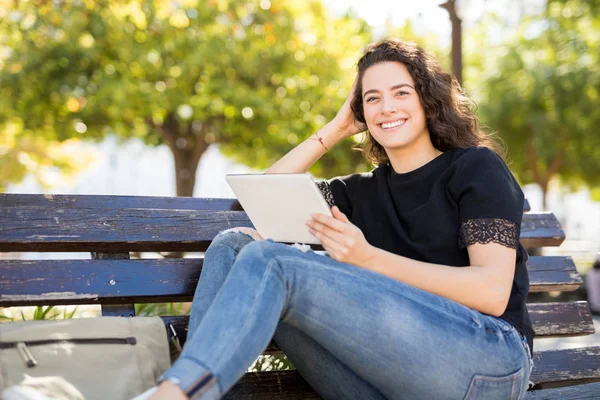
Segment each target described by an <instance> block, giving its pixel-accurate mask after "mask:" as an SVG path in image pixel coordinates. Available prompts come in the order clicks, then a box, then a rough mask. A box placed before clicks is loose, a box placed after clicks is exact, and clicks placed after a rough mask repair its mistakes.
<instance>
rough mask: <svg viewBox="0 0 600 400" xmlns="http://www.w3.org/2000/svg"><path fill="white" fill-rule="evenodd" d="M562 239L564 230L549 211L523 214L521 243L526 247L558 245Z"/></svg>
mask: <svg viewBox="0 0 600 400" xmlns="http://www.w3.org/2000/svg"><path fill="white" fill-rule="evenodd" d="M564 240H565V232H564V231H563V230H562V227H561V226H560V222H559V221H558V219H557V218H556V216H555V215H554V214H552V213H551V212H543V213H527V214H523V221H522V223H521V243H522V244H523V246H524V247H525V248H526V249H528V248H533V247H544V246H560V244H561V243H562V242H563V241H564Z"/></svg>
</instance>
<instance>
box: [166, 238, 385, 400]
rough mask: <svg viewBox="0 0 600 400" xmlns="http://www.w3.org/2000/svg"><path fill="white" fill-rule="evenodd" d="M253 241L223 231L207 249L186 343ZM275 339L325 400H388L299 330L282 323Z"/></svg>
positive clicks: (191, 312)
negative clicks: (244, 249) (232, 269)
mask: <svg viewBox="0 0 600 400" xmlns="http://www.w3.org/2000/svg"><path fill="white" fill-rule="evenodd" d="M251 242H253V239H252V238H251V237H249V236H248V235H246V234H243V233H240V232H222V233H221V234H219V235H218V236H217V237H215V239H214V240H213V242H212V243H211V245H210V246H209V248H208V249H207V251H206V253H205V256H204V263H203V266H202V273H201V275H200V280H199V282H198V286H197V287H196V291H195V293H194V300H193V303H192V308H191V310H190V322H189V327H188V336H187V337H188V342H186V343H189V342H190V339H191V337H192V335H193V333H194V332H195V331H196V329H197V327H198V325H199V324H200V321H201V320H202V318H203V316H204V314H205V313H206V311H207V310H208V308H209V306H210V305H211V303H212V301H213V300H214V298H215V296H216V295H217V292H218V291H219V289H220V288H221V286H222V285H223V283H224V282H225V279H226V278H227V275H228V274H229V271H230V270H231V267H232V266H233V263H234V261H235V259H236V257H237V255H238V254H239V252H240V251H241V250H242V248H244V246H246V245H247V244H249V243H251ZM274 339H275V340H276V341H277V344H278V345H279V346H280V347H281V349H282V350H283V351H284V352H285V353H286V355H287V356H288V358H289V359H290V360H291V361H292V363H293V364H294V367H296V369H297V370H298V372H299V373H300V374H301V375H302V376H303V378H304V379H306V380H307V382H308V383H309V384H310V385H311V386H312V387H313V388H314V389H315V390H316V391H317V393H319V395H320V396H321V397H323V398H324V399H339V400H343V399H358V398H360V399H365V400H369V399H384V398H383V396H382V395H381V393H379V392H378V391H377V389H375V388H374V387H372V386H371V385H370V384H369V383H367V382H366V381H364V380H363V379H362V378H360V377H359V376H357V375H356V374H355V373H354V372H352V370H350V369H349V368H348V367H346V366H345V365H343V364H342V363H341V362H340V361H339V360H337V359H336V358H335V357H333V355H332V354H331V353H329V352H328V351H327V350H326V349H324V348H323V347H322V346H320V345H319V344H318V343H317V342H315V341H314V340H312V339H311V338H310V337H309V336H308V335H306V334H304V333H302V332H301V331H300V330H298V329H297V328H294V327H292V326H290V325H287V324H285V323H283V322H282V323H280V324H279V326H278V328H277V331H276V332H275V335H274ZM186 346H187V344H186ZM186 350H187V349H186ZM161 379H162V378H161Z"/></svg>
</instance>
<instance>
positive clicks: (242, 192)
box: [225, 174, 332, 244]
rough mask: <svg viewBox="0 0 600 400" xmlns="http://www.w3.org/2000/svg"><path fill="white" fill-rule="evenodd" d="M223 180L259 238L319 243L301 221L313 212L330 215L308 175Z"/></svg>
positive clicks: (263, 175)
mask: <svg viewBox="0 0 600 400" xmlns="http://www.w3.org/2000/svg"><path fill="white" fill-rule="evenodd" d="M225 179H226V180H227V183H229V186H231V189H232V190H233V192H234V193H235V195H236V197H237V199H238V200H239V202H240V204H241V205H242V207H243V208H244V211H246V213H247V214H248V217H249V218H250V221H252V223H253V224H254V227H255V228H256V230H257V231H258V233H259V234H260V235H261V236H262V237H263V238H265V239H267V238H270V239H273V240H274V241H276V242H288V243H308V244H321V242H320V241H319V239H317V238H316V237H314V236H313V235H311V234H310V232H309V231H308V227H307V226H306V225H305V221H307V220H309V219H311V215H312V214H313V213H321V214H325V215H329V216H332V214H331V210H330V208H329V205H328V204H327V201H326V200H325V198H324V197H323V195H322V194H321V191H320V190H319V188H318V187H317V184H316V183H315V181H314V180H313V178H312V177H311V176H310V175H309V174H243V175H238V174H228V175H227V176H225Z"/></svg>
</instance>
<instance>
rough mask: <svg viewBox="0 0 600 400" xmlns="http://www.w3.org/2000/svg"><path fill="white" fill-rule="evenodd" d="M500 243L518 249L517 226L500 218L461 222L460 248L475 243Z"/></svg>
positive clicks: (459, 233)
mask: <svg viewBox="0 0 600 400" xmlns="http://www.w3.org/2000/svg"><path fill="white" fill-rule="evenodd" d="M490 242H493V243H498V244H501V245H503V246H505V247H509V248H511V249H516V248H517V243H518V238H517V225H516V224H515V223H514V222H511V221H508V220H505V219H500V218H477V219H469V220H464V221H461V224H460V228H459V231H458V247H459V248H461V249H462V248H464V247H467V246H469V245H472V244H474V243H481V244H486V243H490Z"/></svg>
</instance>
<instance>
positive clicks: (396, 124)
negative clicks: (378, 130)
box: [381, 119, 406, 129]
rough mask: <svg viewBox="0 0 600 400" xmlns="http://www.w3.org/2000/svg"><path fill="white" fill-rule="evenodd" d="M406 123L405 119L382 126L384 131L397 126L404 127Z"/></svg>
mask: <svg viewBox="0 0 600 400" xmlns="http://www.w3.org/2000/svg"><path fill="white" fill-rule="evenodd" d="M405 122H406V120H405V119H401V120H399V121H396V122H390V123H388V124H381V127H382V128H383V129H389V128H395V127H397V126H400V125H404V123H405Z"/></svg>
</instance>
